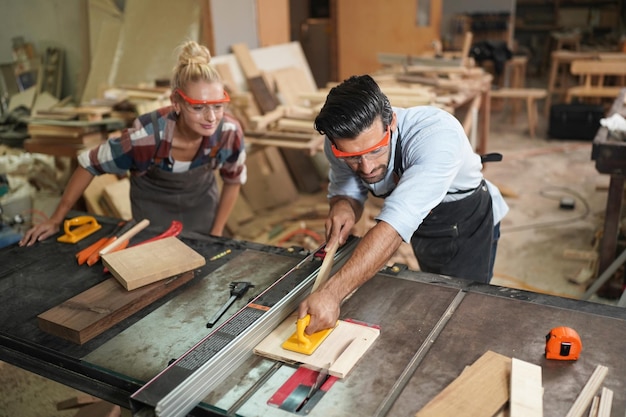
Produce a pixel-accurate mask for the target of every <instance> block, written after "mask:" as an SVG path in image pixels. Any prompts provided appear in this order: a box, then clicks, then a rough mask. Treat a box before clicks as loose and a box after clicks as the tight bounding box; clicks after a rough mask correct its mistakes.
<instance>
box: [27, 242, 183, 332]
mask: <svg viewBox="0 0 626 417" xmlns="http://www.w3.org/2000/svg"><path fill="white" fill-rule="evenodd" d="M122 252H123V251H122ZM193 277H194V273H193V271H189V272H186V273H184V274H181V275H179V276H177V277H174V278H172V279H168V280H163V281H159V282H155V283H154V284H151V285H147V286H145V287H142V288H139V289H137V290H135V291H126V290H125V289H124V288H123V287H122V286H121V285H120V283H119V282H117V280H116V279H115V278H109V279H107V280H106V281H103V282H101V283H100V284H97V285H95V286H93V287H91V288H90V289H88V290H87V291H84V292H82V293H80V294H78V295H77V296H75V297H72V298H70V299H69V300H67V301H65V302H63V303H61V304H59V305H58V306H55V307H53V308H51V309H50V310H48V311H46V312H44V313H42V314H40V315H39V316H37V323H38V324H39V328H40V329H42V330H43V331H45V332H47V333H50V334H53V335H55V336H58V337H60V338H62V339H65V340H69V341H70V342H74V343H77V344H83V343H86V342H88V341H89V340H91V339H93V338H94V337H96V336H98V335H99V334H101V333H102V332H104V331H106V330H108V329H110V328H111V327H113V326H115V325H116V324H117V323H119V322H121V321H122V320H124V319H125V318H127V317H129V316H131V315H132V314H134V313H136V312H137V311H139V310H141V309H142V308H144V307H145V306H147V305H149V304H150V303H152V302H154V301H156V300H158V299H159V298H161V297H163V296H165V295H166V294H168V293H170V292H171V291H173V290H175V289H176V288H178V287H180V286H181V285H183V284H185V283H187V282H189V281H190V280H191V279H192V278H193Z"/></svg>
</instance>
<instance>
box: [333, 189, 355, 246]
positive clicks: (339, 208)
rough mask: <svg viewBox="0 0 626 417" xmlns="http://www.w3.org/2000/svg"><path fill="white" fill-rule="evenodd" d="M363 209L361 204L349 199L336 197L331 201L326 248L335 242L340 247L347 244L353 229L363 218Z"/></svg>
mask: <svg viewBox="0 0 626 417" xmlns="http://www.w3.org/2000/svg"><path fill="white" fill-rule="evenodd" d="M362 211H363V209H362V207H361V205H360V203H359V202H357V201H356V200H352V199H350V198H348V197H334V198H332V199H331V200H330V210H329V212H328V218H327V219H326V225H325V226H326V246H327V247H330V246H331V245H332V244H333V243H334V241H335V240H337V241H339V246H341V245H343V244H344V243H346V240H348V236H350V232H351V231H352V227H354V225H355V224H356V222H357V221H358V219H359V218H360V217H361V213H362Z"/></svg>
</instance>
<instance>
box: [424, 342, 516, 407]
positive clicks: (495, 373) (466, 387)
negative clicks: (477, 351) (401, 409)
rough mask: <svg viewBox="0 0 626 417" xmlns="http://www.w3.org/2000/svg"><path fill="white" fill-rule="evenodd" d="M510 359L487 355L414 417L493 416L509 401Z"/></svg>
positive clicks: (490, 352)
mask: <svg viewBox="0 0 626 417" xmlns="http://www.w3.org/2000/svg"><path fill="white" fill-rule="evenodd" d="M510 373H511V358H509V357H507V356H503V355H500V354H498V353H495V352H492V351H487V352H485V353H484V354H483V355H482V356H481V357H480V358H478V360H476V362H474V363H473V364H472V365H471V366H470V367H468V368H467V369H465V370H464V371H463V372H462V373H461V375H459V376H458V377H457V378H456V379H455V380H454V381H452V382H451V383H450V384H449V385H448V386H447V387H446V388H444V389H443V391H441V392H440V393H439V394H437V395H436V396H435V397H434V398H433V399H432V400H430V401H429V402H428V404H426V405H425V406H424V408H422V409H421V410H420V411H418V412H417V414H415V417H456V416H460V415H464V416H476V417H487V416H493V415H494V414H495V413H497V412H498V410H500V409H501V408H502V406H504V404H505V403H506V402H507V401H508V400H509V375H510Z"/></svg>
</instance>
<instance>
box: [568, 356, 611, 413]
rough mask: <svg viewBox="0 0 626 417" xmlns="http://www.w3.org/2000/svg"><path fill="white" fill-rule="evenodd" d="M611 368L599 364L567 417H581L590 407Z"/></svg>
mask: <svg viewBox="0 0 626 417" xmlns="http://www.w3.org/2000/svg"><path fill="white" fill-rule="evenodd" d="M608 371H609V369H608V368H607V367H606V366H603V365H598V366H596V369H595V370H594V371H593V374H591V377H590V378H589V380H588V381H587V383H586V384H585V386H584V387H583V389H582V391H580V394H578V397H577V398H576V401H574V404H572V407H571V408H570V409H569V411H568V412H567V414H566V415H565V417H581V416H582V415H583V412H584V411H585V410H586V409H587V407H589V404H591V400H592V399H593V396H594V395H595V394H596V392H597V391H598V389H600V386H601V385H602V381H604V378H605V377H606V374H607V373H608Z"/></svg>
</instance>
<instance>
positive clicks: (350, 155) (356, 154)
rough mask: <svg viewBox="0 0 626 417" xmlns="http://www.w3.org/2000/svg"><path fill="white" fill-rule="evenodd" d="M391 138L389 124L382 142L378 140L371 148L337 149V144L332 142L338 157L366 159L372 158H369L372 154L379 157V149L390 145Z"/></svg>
mask: <svg viewBox="0 0 626 417" xmlns="http://www.w3.org/2000/svg"><path fill="white" fill-rule="evenodd" d="M390 138H391V129H390V127H389V126H387V131H386V133H385V136H383V138H382V139H381V141H380V142H378V143H377V144H376V145H374V146H372V147H370V148H367V149H365V150H362V151H359V152H344V151H341V150H339V149H337V147H336V146H335V144H334V143H332V142H331V149H332V151H333V155H335V156H336V157H337V158H342V159H347V158H350V159H360V158H361V157H363V158H365V159H370V158H368V156H369V155H371V156H372V157H378V156H379V155H380V154H379V152H378V151H379V150H380V149H381V148H384V147H385V146H387V145H389V139H390ZM368 154H369V155H368Z"/></svg>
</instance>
